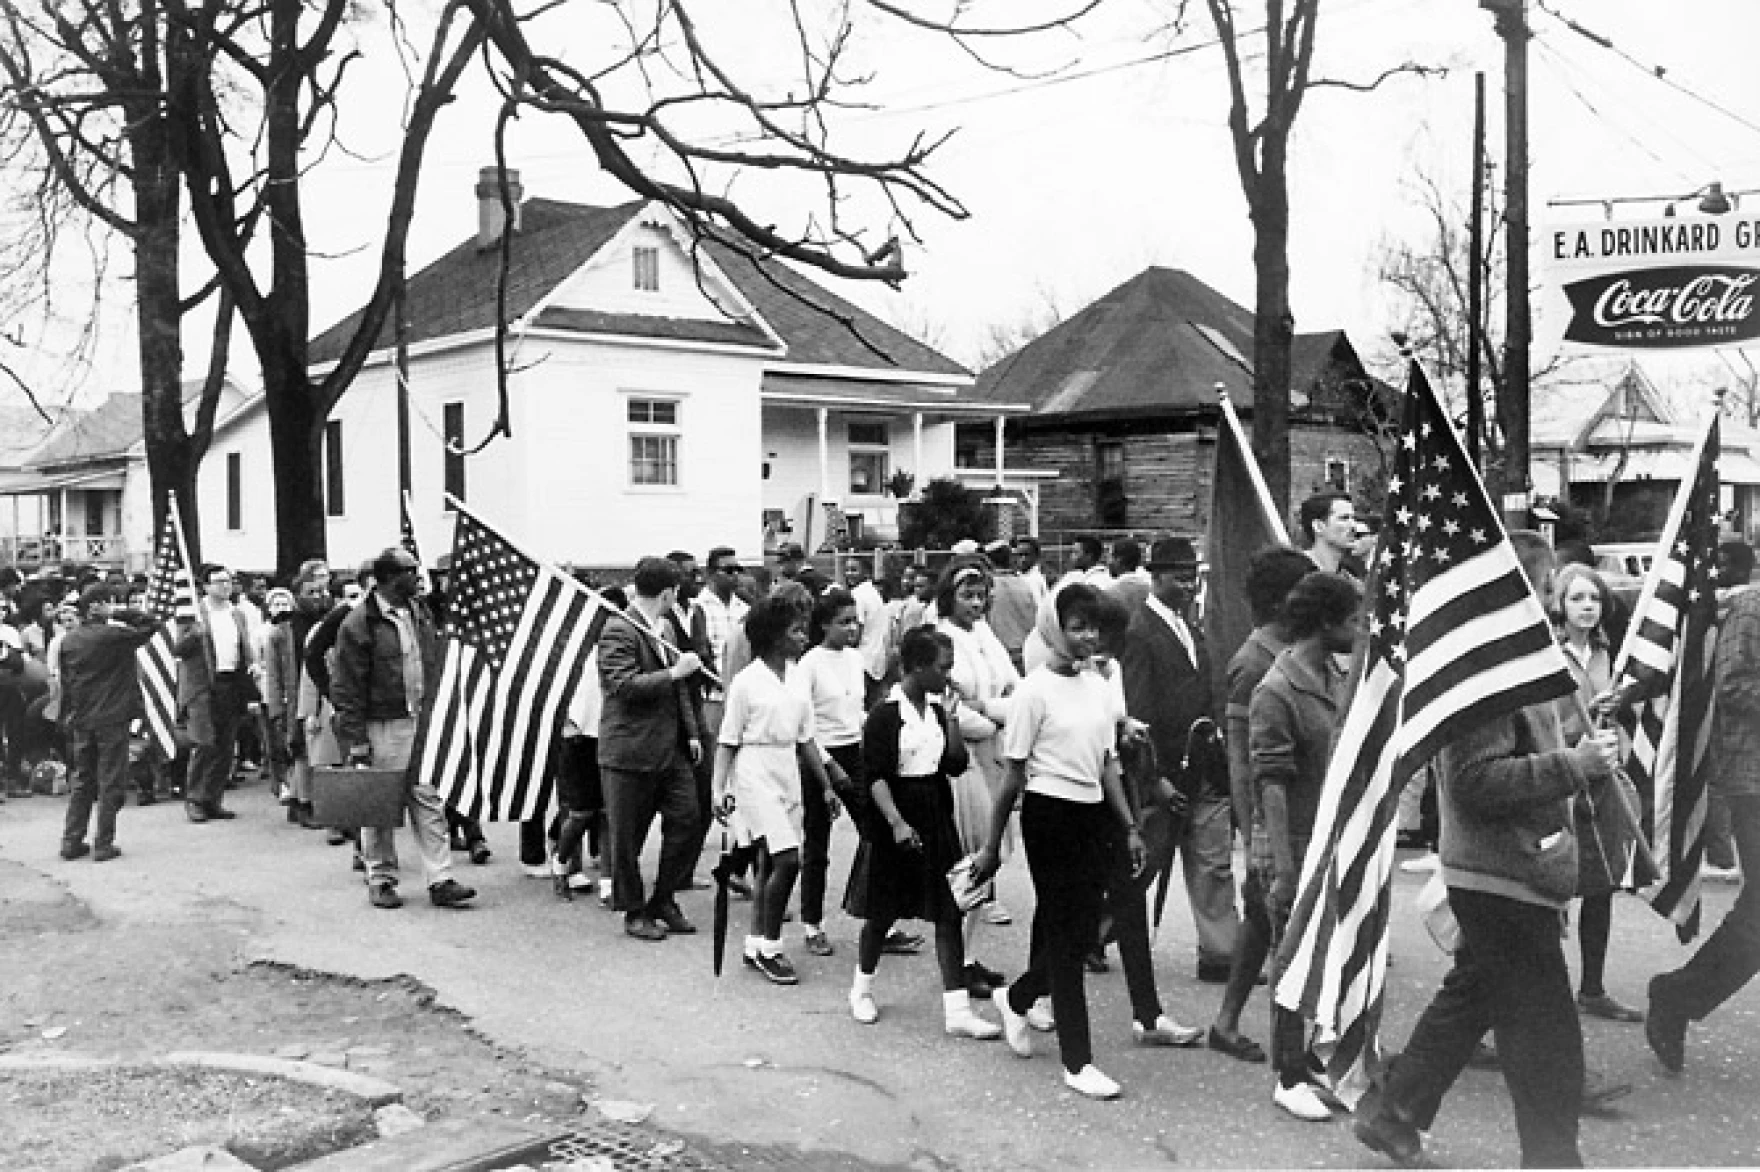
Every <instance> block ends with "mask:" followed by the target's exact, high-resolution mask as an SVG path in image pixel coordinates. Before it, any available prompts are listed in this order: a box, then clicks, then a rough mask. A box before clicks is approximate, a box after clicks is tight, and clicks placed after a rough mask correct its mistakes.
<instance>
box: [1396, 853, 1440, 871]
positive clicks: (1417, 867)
mask: <svg viewBox="0 0 1760 1172" xmlns="http://www.w3.org/2000/svg"><path fill="white" fill-rule="evenodd" d="M1441 866H1442V856H1440V855H1438V854H1436V853H1435V852H1434V851H1432V852H1431V853H1429V854H1424V855H1419V856H1418V857H1417V858H1415V859H1407V860H1406V861H1405V862H1403V863H1401V864H1400V865H1399V869H1400V870H1402V871H1404V872H1405V873H1406V874H1408V875H1428V874H1429V873H1430V872H1432V871H1434V870H1437V869H1438V868H1439V867H1441Z"/></svg>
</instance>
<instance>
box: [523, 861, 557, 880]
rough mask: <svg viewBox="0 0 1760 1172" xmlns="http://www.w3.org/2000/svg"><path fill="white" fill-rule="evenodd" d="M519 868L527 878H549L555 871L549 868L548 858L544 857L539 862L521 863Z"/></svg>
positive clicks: (553, 875)
mask: <svg viewBox="0 0 1760 1172" xmlns="http://www.w3.org/2000/svg"><path fill="white" fill-rule="evenodd" d="M519 869H520V870H521V871H522V872H524V873H525V877H526V878H527V879H551V878H554V877H555V873H554V872H553V871H551V870H550V860H549V859H545V860H544V861H543V862H541V863H521V864H520V865H519Z"/></svg>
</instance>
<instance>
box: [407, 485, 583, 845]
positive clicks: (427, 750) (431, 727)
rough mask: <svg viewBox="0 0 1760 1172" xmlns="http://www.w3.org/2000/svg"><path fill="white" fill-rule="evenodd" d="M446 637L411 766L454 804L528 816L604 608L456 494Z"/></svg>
mask: <svg viewBox="0 0 1760 1172" xmlns="http://www.w3.org/2000/svg"><path fill="white" fill-rule="evenodd" d="M455 507H456V508H457V511H458V521H457V524H456V527H455V528H454V530H453V537H452V569H451V577H450V578H449V579H448V583H447V589H448V595H449V597H448V615H449V620H448V623H447V632H446V634H447V638H446V646H445V651H444V656H443V662H442V665H441V670H440V681H439V685H438V687H437V688H436V690H435V699H434V706H433V709H432V711H431V713H430V716H429V720H428V725H427V730H426V735H425V736H424V738H423V741H422V746H421V758H420V765H419V772H418V774H417V776H418V777H419V778H420V779H421V780H422V781H424V782H426V783H428V784H430V785H432V786H434V788H435V789H437V790H438V791H439V792H440V795H441V797H443V798H444V799H445V800H446V802H447V804H448V805H450V806H452V807H453V808H454V809H456V810H458V811H459V812H460V813H462V814H467V815H469V816H471V817H473V818H482V819H488V820H490V821H520V820H524V819H527V818H532V817H535V816H537V814H538V813H539V812H540V811H541V810H542V809H543V808H544V803H545V800H546V791H547V789H548V788H549V777H550V771H549V764H550V753H551V748H552V745H553V743H554V741H555V738H556V732H557V729H558V728H559V727H560V725H561V722H562V718H563V716H564V714H565V713H566V711H567V708H568V699H569V697H570V696H572V695H573V694H574V690H575V689H576V688H577V687H578V686H579V685H580V681H581V676H582V673H583V672H585V671H586V670H587V657H588V655H589V654H590V653H591V652H592V650H593V648H594V647H595V646H597V645H598V641H599V632H600V630H601V628H603V626H604V624H605V618H606V616H607V615H608V614H609V613H610V608H609V607H608V606H607V605H606V604H605V601H604V600H603V599H602V598H601V597H600V596H599V595H598V594H597V593H595V592H593V591H591V590H588V589H587V588H586V587H585V586H582V585H581V584H580V583H578V582H576V581H575V580H574V579H573V578H571V577H569V576H568V575H567V574H564V573H562V572H561V571H560V570H558V569H556V568H555V567H553V566H549V565H545V564H543V563H540V562H538V561H536V560H534V559H532V558H530V557H527V556H526V555H525V554H523V553H521V552H520V551H519V550H518V549H516V548H514V546H513V545H512V543H510V542H509V541H508V540H507V539H506V538H504V537H502V536H501V535H500V534H499V533H497V532H495V530H493V529H491V528H489V526H488V525H486V524H484V523H483V522H482V521H479V520H478V519H477V518H476V517H474V516H472V515H471V514H470V513H469V512H466V511H465V509H464V508H463V507H462V506H458V505H456V503H455Z"/></svg>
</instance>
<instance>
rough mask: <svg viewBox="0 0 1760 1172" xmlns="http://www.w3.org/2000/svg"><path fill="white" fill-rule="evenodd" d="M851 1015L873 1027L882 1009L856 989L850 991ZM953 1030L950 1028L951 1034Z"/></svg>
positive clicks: (869, 997)
mask: <svg viewBox="0 0 1760 1172" xmlns="http://www.w3.org/2000/svg"><path fill="white" fill-rule="evenodd" d="M849 1013H850V1016H851V1017H853V1018H855V1019H856V1020H857V1021H859V1022H861V1023H862V1024H863V1025H873V1024H874V1023H875V1022H877V1021H879V1020H880V1007H879V1006H878V1005H875V1004H874V998H873V996H872V995H871V994H868V993H857V992H856V991H855V990H854V989H851V990H850V991H849ZM951 1028H952V1027H949V1030H950V1032H951Z"/></svg>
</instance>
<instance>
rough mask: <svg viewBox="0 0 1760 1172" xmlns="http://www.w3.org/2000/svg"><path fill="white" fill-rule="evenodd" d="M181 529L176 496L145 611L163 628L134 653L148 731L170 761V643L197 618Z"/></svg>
mask: <svg viewBox="0 0 1760 1172" xmlns="http://www.w3.org/2000/svg"><path fill="white" fill-rule="evenodd" d="M180 532H181V526H180V525H179V524H178V518H177V500H176V498H172V500H171V501H170V507H169V508H167V509H166V510H165V524H164V525H163V526H162V527H161V528H160V530H159V544H158V548H157V549H156V550H155V551H154V554H153V569H152V573H151V574H150V575H149V576H148V578H147V613H148V614H150V615H152V616H153V620H154V622H156V623H157V624H158V626H159V631H158V633H157V634H156V635H154V636H153V637H152V638H151V639H149V640H148V641H147V642H146V643H144V644H142V645H141V646H140V647H138V648H136V649H135V653H134V658H135V674H136V676H137V678H138V679H139V680H140V687H141V706H142V714H143V716H144V717H145V719H146V725H147V730H148V732H150V733H151V734H152V737H153V741H154V743H156V744H157V745H158V746H159V751H160V752H161V753H163V754H164V755H165V759H166V760H167V761H169V760H171V759H173V758H174V757H176V756H177V740H176V737H175V734H174V730H175V729H176V727H177V656H175V655H173V654H172V653H171V646H172V644H173V643H174V642H175V641H176V639H177V624H178V623H179V622H194V621H195V618H196V590H195V579H194V577H193V576H192V575H191V574H190V568H189V564H188V563H187V562H186V561H185V560H184V556H183V542H182V541H181V540H179V534H180Z"/></svg>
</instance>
